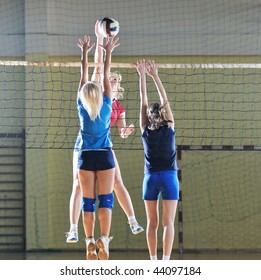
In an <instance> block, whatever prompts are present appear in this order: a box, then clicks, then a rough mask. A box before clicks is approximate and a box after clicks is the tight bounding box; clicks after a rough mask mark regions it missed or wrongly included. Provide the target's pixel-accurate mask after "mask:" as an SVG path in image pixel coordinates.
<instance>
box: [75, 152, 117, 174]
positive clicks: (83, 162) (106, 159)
mask: <svg viewBox="0 0 261 280" xmlns="http://www.w3.org/2000/svg"><path fill="white" fill-rule="evenodd" d="M77 167H78V169H83V170H89V171H97V170H107V169H112V168H114V167H115V161H114V155H113V152H112V149H111V148H107V149H103V150H91V151H79V154H78V165H77Z"/></svg>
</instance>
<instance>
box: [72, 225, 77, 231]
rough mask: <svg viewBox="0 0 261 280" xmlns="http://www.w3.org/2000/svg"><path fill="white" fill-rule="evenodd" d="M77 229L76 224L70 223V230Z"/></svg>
mask: <svg viewBox="0 0 261 280" xmlns="http://www.w3.org/2000/svg"><path fill="white" fill-rule="evenodd" d="M77 229H78V225H77V224H71V227H70V231H74V230H76V231H77Z"/></svg>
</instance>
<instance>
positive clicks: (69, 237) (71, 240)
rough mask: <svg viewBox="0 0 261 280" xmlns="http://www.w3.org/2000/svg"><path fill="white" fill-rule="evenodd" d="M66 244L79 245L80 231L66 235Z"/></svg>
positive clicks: (72, 231) (71, 231)
mask: <svg viewBox="0 0 261 280" xmlns="http://www.w3.org/2000/svg"><path fill="white" fill-rule="evenodd" d="M65 236H66V237H67V238H66V242H67V243H77V242H78V231H77V230H70V231H69V232H66V233H65Z"/></svg>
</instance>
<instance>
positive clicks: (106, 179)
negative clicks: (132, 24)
mask: <svg viewBox="0 0 261 280" xmlns="http://www.w3.org/2000/svg"><path fill="white" fill-rule="evenodd" d="M94 45H95V44H91V42H90V37H89V36H86V35H85V36H84V38H83V39H81V38H80V39H79V43H78V46H79V47H80V49H81V79H80V84H79V90H78V96H77V109H78V115H79V120H80V132H79V137H80V143H79V154H78V166H77V167H78V177H79V181H80V186H81V191H82V215H83V226H84V231H85V235H86V250H87V253H86V257H87V259H89V260H96V259H97V253H96V246H97V247H98V249H99V253H98V257H99V259H101V260H107V259H108V258H109V242H110V240H111V238H110V237H109V234H110V227H111V217H112V208H113V205H114V196H113V187H114V177H115V161H114V156H113V152H112V141H111V135H110V117H111V110H112V98H113V92H112V89H111V83H110V77H109V74H110V64H111V54H112V51H113V50H114V49H115V48H116V47H118V46H119V45H120V44H119V43H118V39H116V38H114V37H112V38H107V43H106V45H105V46H102V48H103V49H104V51H105V52H106V58H105V61H104V79H103V87H101V85H100V84H98V83H96V82H93V81H89V78H88V67H89V65H88V53H89V52H90V50H91V49H92V48H93V46H94ZM102 88H103V89H104V92H102ZM96 184H97V194H96ZM96 197H98V201H99V205H98V219H99V222H100V234H101V236H100V237H99V238H98V239H97V240H96V241H95V239H94V231H95V211H96Z"/></svg>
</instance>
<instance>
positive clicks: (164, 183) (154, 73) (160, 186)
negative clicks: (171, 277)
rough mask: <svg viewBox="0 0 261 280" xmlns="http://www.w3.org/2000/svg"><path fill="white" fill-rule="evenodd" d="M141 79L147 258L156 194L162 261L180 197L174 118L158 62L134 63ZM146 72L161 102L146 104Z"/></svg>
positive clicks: (153, 240) (153, 254)
mask: <svg viewBox="0 0 261 280" xmlns="http://www.w3.org/2000/svg"><path fill="white" fill-rule="evenodd" d="M135 68H136V69H137V71H138V73H139V81H140V129H141V133H142V142H143V147H144V157H145V159H144V160H145V165H144V179H143V194H142V197H143V200H144V203H145V209H146V214H147V235H146V236H147V243H148V248H149V253H150V259H151V260H156V259H157V231H158V225H159V209H158V208H159V197H160V195H161V197H162V226H163V257H162V259H163V260H168V259H170V255H171V251H172V247H173V242H174V220H175V215H176V209H177V204H178V199H179V182H178V177H177V169H178V168H177V163H176V148H175V131H174V117H173V114H172V111H171V108H170V105H169V102H168V99H167V94H166V91H165V88H164V87H163V84H162V82H161V79H160V77H159V75H158V64H156V63H154V61H150V60H149V61H145V60H140V61H137V63H136V64H135ZM146 75H148V76H150V77H151V78H152V80H153V81H154V84H155V86H156V89H157V92H158V95H159V99H160V103H154V104H152V105H151V106H150V107H149V106H148V97H147V88H146Z"/></svg>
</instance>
